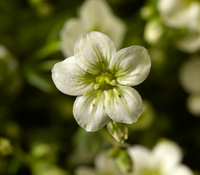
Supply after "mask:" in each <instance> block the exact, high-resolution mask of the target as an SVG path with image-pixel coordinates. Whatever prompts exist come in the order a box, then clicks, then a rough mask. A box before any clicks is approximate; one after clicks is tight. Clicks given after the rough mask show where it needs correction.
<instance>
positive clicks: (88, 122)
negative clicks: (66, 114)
mask: <svg viewBox="0 0 200 175" xmlns="http://www.w3.org/2000/svg"><path fill="white" fill-rule="evenodd" d="M104 98H105V97H104V93H102V92H101V91H98V90H93V91H92V92H90V93H89V94H87V95H86V96H80V97H77V98H76V100H75V102H74V107H73V114H74V117H75V119H76V121H77V123H78V124H79V125H80V126H81V127H82V128H84V129H85V130H86V131H91V132H93V131H97V130H99V129H101V128H102V127H103V126H105V125H106V124H107V123H108V122H109V120H110V119H109V117H108V116H107V114H106V112H105V107H104ZM94 105H95V106H94Z"/></svg>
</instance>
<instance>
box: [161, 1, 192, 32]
mask: <svg viewBox="0 0 200 175" xmlns="http://www.w3.org/2000/svg"><path fill="white" fill-rule="evenodd" d="M157 2H158V11H159V12H160V16H161V19H162V21H163V22H164V24H165V25H167V26H169V27H174V28H183V27H185V26H186V25H187V23H188V21H189V6H188V4H187V3H186V2H185V1H183V0H175V1H174V0H159V1H157Z"/></svg>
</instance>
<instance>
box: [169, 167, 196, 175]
mask: <svg viewBox="0 0 200 175" xmlns="http://www.w3.org/2000/svg"><path fill="white" fill-rule="evenodd" d="M170 174H171V175H194V173H193V172H192V170H191V169H190V168H189V167H187V166H185V165H179V166H178V167H177V168H176V169H175V170H173V172H172V173H170Z"/></svg>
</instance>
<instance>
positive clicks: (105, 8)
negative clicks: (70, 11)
mask: <svg viewBox="0 0 200 175" xmlns="http://www.w3.org/2000/svg"><path fill="white" fill-rule="evenodd" d="M111 12H112V11H111V9H110V7H109V5H108V4H107V2H106V1H104V0H98V1H96V0H95V1H94V0H92V1H91V0H87V1H85V2H84V3H83V4H82V6H81V9H80V16H81V18H82V20H83V21H85V22H86V23H87V25H88V27H89V28H90V29H91V30H95V29H99V28H101V25H104V24H105V23H104V22H105V20H106V19H107V18H109V16H110V15H111ZM99 31H101V30H99Z"/></svg>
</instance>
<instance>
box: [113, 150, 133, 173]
mask: <svg viewBox="0 0 200 175" xmlns="http://www.w3.org/2000/svg"><path fill="white" fill-rule="evenodd" d="M115 160H116V163H117V165H118V167H119V169H120V170H121V171H122V173H130V172H131V171H132V165H133V164H132V160H131V158H130V156H129V155H128V153H127V152H126V151H125V150H120V152H119V154H118V156H117V157H116V158H115Z"/></svg>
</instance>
